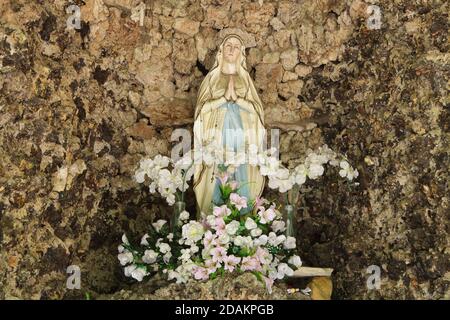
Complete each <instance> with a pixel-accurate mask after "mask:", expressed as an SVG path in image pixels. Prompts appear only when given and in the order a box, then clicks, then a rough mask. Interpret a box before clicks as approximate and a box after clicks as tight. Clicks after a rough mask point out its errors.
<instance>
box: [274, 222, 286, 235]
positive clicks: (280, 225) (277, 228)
mask: <svg viewBox="0 0 450 320" xmlns="http://www.w3.org/2000/svg"><path fill="white" fill-rule="evenodd" d="M272 230H273V231H274V232H283V231H284V230H286V223H285V222H284V221H283V220H275V221H274V222H273V223H272Z"/></svg>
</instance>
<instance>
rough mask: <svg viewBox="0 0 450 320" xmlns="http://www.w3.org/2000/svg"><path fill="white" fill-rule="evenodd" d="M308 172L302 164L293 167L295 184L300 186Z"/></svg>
mask: <svg viewBox="0 0 450 320" xmlns="http://www.w3.org/2000/svg"><path fill="white" fill-rule="evenodd" d="M307 174H308V170H307V169H306V166H305V165H304V164H300V165H298V166H297V167H295V169H294V181H295V183H296V184H298V185H299V186H301V185H302V184H304V183H305V182H306V176H307Z"/></svg>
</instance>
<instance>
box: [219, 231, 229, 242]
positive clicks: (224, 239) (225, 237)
mask: <svg viewBox="0 0 450 320" xmlns="http://www.w3.org/2000/svg"><path fill="white" fill-rule="evenodd" d="M217 240H218V241H219V243H220V244H227V243H228V242H230V236H229V235H228V233H222V234H221V235H220V236H219V238H217Z"/></svg>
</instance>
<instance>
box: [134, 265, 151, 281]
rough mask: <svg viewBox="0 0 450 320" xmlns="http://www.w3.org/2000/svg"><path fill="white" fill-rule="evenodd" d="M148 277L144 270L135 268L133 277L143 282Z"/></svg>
mask: <svg viewBox="0 0 450 320" xmlns="http://www.w3.org/2000/svg"><path fill="white" fill-rule="evenodd" d="M146 275H147V271H146V270H145V269H144V268H135V269H134V270H133V271H131V277H133V278H134V279H136V280H137V281H139V282H141V281H142V279H144V277H145V276H146Z"/></svg>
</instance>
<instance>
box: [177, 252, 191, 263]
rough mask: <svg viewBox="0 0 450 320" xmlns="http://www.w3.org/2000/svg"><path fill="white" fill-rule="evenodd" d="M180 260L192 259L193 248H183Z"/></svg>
mask: <svg viewBox="0 0 450 320" xmlns="http://www.w3.org/2000/svg"><path fill="white" fill-rule="evenodd" d="M178 259H179V260H183V261H186V260H190V259H191V250H190V249H181V256H180V257H179V258H178Z"/></svg>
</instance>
